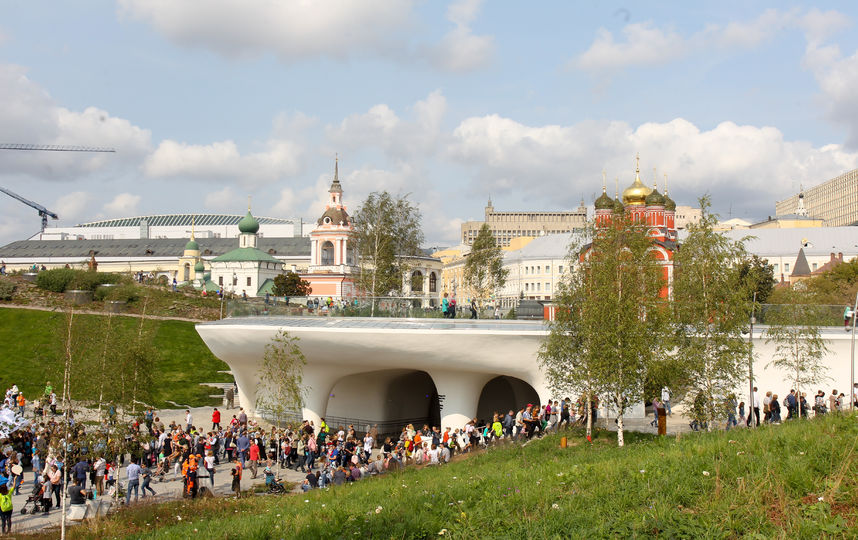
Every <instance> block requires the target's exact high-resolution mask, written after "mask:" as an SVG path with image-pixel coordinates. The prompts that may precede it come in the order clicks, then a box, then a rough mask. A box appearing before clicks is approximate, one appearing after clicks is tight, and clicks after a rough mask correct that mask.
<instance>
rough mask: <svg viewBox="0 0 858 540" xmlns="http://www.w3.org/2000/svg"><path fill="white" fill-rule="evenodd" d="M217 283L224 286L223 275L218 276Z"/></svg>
mask: <svg viewBox="0 0 858 540" xmlns="http://www.w3.org/2000/svg"><path fill="white" fill-rule="evenodd" d="M217 284H218V285H219V286H221V287H223V276H218V277H217Z"/></svg>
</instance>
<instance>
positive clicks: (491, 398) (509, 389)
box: [477, 375, 539, 422]
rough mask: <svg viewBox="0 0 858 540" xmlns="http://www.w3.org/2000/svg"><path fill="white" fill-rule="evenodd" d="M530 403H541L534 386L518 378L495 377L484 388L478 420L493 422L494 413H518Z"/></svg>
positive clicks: (478, 407)
mask: <svg viewBox="0 0 858 540" xmlns="http://www.w3.org/2000/svg"><path fill="white" fill-rule="evenodd" d="M529 403H530V404H533V405H536V404H538V403H539V394H537V393H536V390H534V389H533V387H532V386H530V385H529V384H528V383H526V382H524V381H523V380H521V379H518V378H516V377H509V376H506V375H502V376H500V377H495V378H494V379H492V380H490V381H489V382H487V383H486V384H485V386H483V391H482V392H481V393H480V401H479V404H478V405H477V418H478V419H480V420H483V421H485V422H491V421H492V415H494V413H498V414H500V415H504V414H506V413H507V412H509V411H510V410H512V411H518V410H519V409H521V408H522V407H524V406H526V405H527V404H529Z"/></svg>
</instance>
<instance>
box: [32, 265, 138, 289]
mask: <svg viewBox="0 0 858 540" xmlns="http://www.w3.org/2000/svg"><path fill="white" fill-rule="evenodd" d="M121 279H122V277H121V276H120V275H119V274H112V273H109V272H91V271H88V270H77V269H74V268H52V269H51V270H44V271H42V272H39V274H38V275H37V276H36V286H38V287H39V288H41V289H44V290H46V291H51V292H56V293H61V292H64V291H67V290H82V291H94V290H95V288H96V287H98V286H99V285H101V284H102V283H119V281H120V280H121Z"/></svg>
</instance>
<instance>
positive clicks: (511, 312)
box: [503, 308, 515, 319]
mask: <svg viewBox="0 0 858 540" xmlns="http://www.w3.org/2000/svg"><path fill="white" fill-rule="evenodd" d="M503 318H504V319H515V308H510V309H509V311H507V312H506V315H504V316H503Z"/></svg>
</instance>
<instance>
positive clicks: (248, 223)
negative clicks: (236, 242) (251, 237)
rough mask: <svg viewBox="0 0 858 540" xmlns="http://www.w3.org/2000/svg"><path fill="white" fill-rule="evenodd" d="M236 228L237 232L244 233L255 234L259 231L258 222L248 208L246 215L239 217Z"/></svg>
mask: <svg viewBox="0 0 858 540" xmlns="http://www.w3.org/2000/svg"><path fill="white" fill-rule="evenodd" d="M238 230H239V232H243V233H246V234H256V233H257V232H259V222H258V221H256V218H255V217H253V215H252V214H251V213H250V210H248V211H247V215H246V216H244V217H243V218H241V221H239V222H238Z"/></svg>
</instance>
